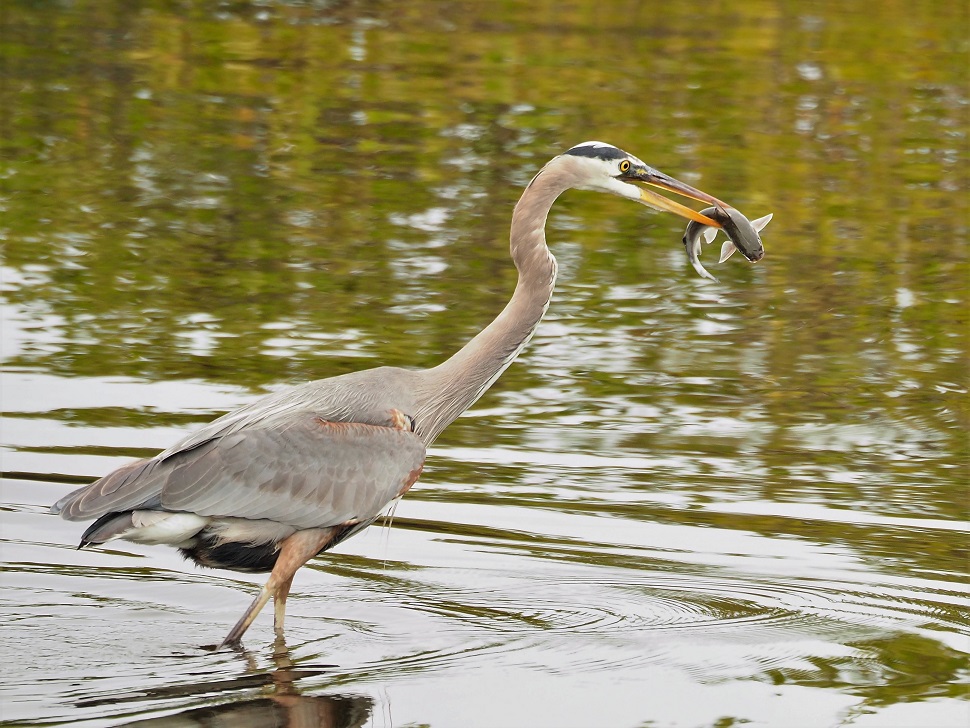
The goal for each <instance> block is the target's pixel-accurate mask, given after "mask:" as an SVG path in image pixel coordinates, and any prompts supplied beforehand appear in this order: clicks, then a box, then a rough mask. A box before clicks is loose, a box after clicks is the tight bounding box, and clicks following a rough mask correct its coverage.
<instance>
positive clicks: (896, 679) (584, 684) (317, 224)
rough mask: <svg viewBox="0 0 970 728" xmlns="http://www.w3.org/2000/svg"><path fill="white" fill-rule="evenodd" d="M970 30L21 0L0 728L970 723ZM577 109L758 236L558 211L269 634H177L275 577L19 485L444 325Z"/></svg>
mask: <svg viewBox="0 0 970 728" xmlns="http://www.w3.org/2000/svg"><path fill="white" fill-rule="evenodd" d="M968 15H970V13H968V9H967V7H966V5H965V4H964V3H901V2H883V3H867V4H861V3H860V4H848V5H847V4H845V3H837V2H814V3H794V2H748V3H730V2H721V3H712V4H707V5H703V6H701V5H695V4H689V3H680V4H678V3H667V4H655V3H638V2H611V3H604V2H598V3H597V2H587V1H586V0H577V2H570V3H564V2H465V3H451V2H430V1H427V0H425V1H420V0H419V1H418V2H407V3H392V2H346V3H332V2H317V3H299V2H293V3H289V4H286V3H275V2H261V3H254V4H247V3H244V2H239V3H235V2H225V3H212V4H207V5H203V4H191V3H176V2H93V1H89V2H59V3H54V2H44V3H39V2H10V3H7V4H5V5H4V6H3V8H2V9H0V78H2V83H0V240H2V242H3V266H2V268H0V282H2V292H3V296H4V302H3V309H2V338H0V356H2V360H3V375H2V379H0V395H2V407H3V411H4V417H3V420H2V430H0V441H2V443H3V448H2V450H0V456H2V469H3V471H5V473H6V474H7V477H6V479H5V480H4V482H3V496H2V502H3V505H2V510H0V538H2V544H3V548H2V558H3V561H4V571H3V575H2V577H0V579H2V581H0V585H2V587H3V589H2V591H0V616H2V622H3V624H4V625H5V628H4V629H3V630H2V631H0V661H2V664H3V665H4V667H3V677H4V679H3V688H2V693H3V694H2V696H0V719H2V720H3V721H4V722H6V723H9V724H12V725H31V726H36V725H51V724H58V723H65V724H67V723H69V724H71V725H80V726H96V725H105V726H114V725H127V724H133V723H137V724H138V725H152V726H182V725H199V724H206V725H227V726H237V725H254V726H262V725H294V726H359V725H368V726H371V725H372V726H381V727H383V726H425V725H427V726H433V727H434V728H440V727H441V726H500V725H501V726H519V725H521V726H543V725H549V726H594V725H602V726H631V727H633V726H647V725H650V726H729V725H741V724H745V725H756V726H789V725H804V726H836V725H852V726H869V727H871V726H897V725H913V726H964V725H966V724H967V721H970V702H968V701H967V700H966V698H967V693H968V690H967V685H968V682H970V679H968V678H970V661H968V653H970V619H968V616H967V615H968V609H967V606H968V603H970V598H968V597H970V590H968V589H967V566H968V561H967V558H968V557H967V547H966V544H967V532H968V531H970V523H968V518H970V516H968V500H970V499H968V495H970V490H968V486H970V472H968V461H970V457H968V455H970V452H968V451H970V445H968V435H967V432H968V426H970V404H968V396H967V394H968V388H970V381H968V380H970V376H968V359H970V345H968V334H970V326H968V282H970V245H968V238H970V235H968V227H967V220H968V212H970V209H968V208H970V205H968V197H967V192H966V191H967V188H968V181H970V179H968V178H970V172H968V170H970V165H968V163H967V162H968V159H967V157H968V139H967V134H968V131H970V119H968V112H970V96H968V78H967V76H968V74H967V69H968V51H970V41H968V38H970V20H968ZM588 139H602V140H604V141H608V142H610V143H613V144H616V145H618V146H620V147H622V148H624V149H626V150H627V151H629V152H631V153H633V154H635V155H637V156H639V157H641V158H642V159H644V160H645V161H646V162H647V163H648V164H650V165H652V166H655V167H657V168H658V169H661V170H663V171H664V172H667V173H669V174H671V175H673V176H675V177H677V178H679V179H682V180H684V181H686V182H688V183H690V184H692V185H694V186H697V187H699V188H701V189H703V190H705V191H708V192H710V193H711V194H714V195H715V196H717V197H719V198H721V199H724V200H726V201H728V202H730V203H732V204H733V205H735V206H737V207H738V208H739V209H741V210H742V211H744V212H745V213H746V214H747V215H748V216H749V217H752V218H753V217H757V216H760V215H763V214H766V213H768V212H772V213H774V219H773V221H772V222H771V224H770V225H769V226H768V228H766V230H765V231H764V233H763V237H764V241H765V247H766V251H767V256H766V258H765V260H764V261H762V262H761V263H759V264H758V265H750V264H748V263H746V262H744V261H743V260H738V258H740V256H736V257H735V258H732V259H731V260H729V261H727V262H726V263H724V264H721V265H718V264H717V263H716V258H717V256H716V248H717V247H718V246H717V245H714V246H711V248H710V249H707V250H705V252H704V255H703V257H702V261H703V262H704V263H705V264H706V265H707V267H708V269H709V270H710V271H711V272H712V273H714V275H716V276H717V277H718V278H719V279H720V282H719V283H716V284H715V283H711V282H709V281H705V280H702V279H700V278H699V277H697V275H696V274H695V273H694V271H693V270H692V269H691V268H690V266H689V265H688V263H687V261H686V259H685V256H684V251H683V247H682V245H681V244H680V238H681V235H682V234H683V227H684V226H683V224H682V222H683V221H681V220H680V219H679V218H676V217H674V216H671V215H660V214H651V213H649V212H647V211H646V210H645V209H644V208H643V207H641V206H638V205H631V204H629V203H628V202H626V201H624V200H621V199H619V198H607V197H605V196H602V195H596V194H593V193H589V192H569V193H567V194H565V195H564V196H563V197H562V198H561V199H560V201H559V202H557V204H556V207H555V208H554V210H553V212H552V214H551V216H550V220H549V224H548V227H547V236H548V238H549V241H550V245H551V247H552V249H553V252H554V253H555V254H556V256H557V258H558V260H559V264H560V282H559V285H558V288H557V292H556V296H555V298H554V300H553V304H552V306H551V308H550V311H549V314H548V315H547V317H546V320H545V321H544V323H543V324H542V325H541V326H540V328H539V330H538V332H537V334H536V336H535V338H534V339H533V341H532V343H531V344H530V346H529V348H527V349H526V351H525V352H524V353H523V355H522V356H521V357H520V359H519V360H518V361H517V363H516V364H515V365H513V366H512V367H511V368H510V369H509V370H508V371H507V372H506V373H505V374H504V375H503V376H502V378H501V380H500V381H499V382H498V383H497V384H496V385H495V386H494V387H493V389H492V390H490V392H489V393H488V394H487V395H486V396H485V397H483V398H482V400H480V401H479V403H478V404H477V405H476V406H475V407H474V408H473V409H472V410H471V411H470V412H469V413H468V414H467V415H466V416H465V417H463V418H461V419H459V420H458V421H457V422H455V423H454V424H453V425H452V426H451V427H450V428H449V429H448V430H447V431H446V432H445V433H444V434H443V435H442V436H441V438H440V439H439V440H438V441H437V443H436V444H435V446H434V448H433V450H432V452H431V455H430V457H429V459H428V463H427V467H426V470H425V474H424V475H423V477H422V479H421V481H420V482H419V483H418V484H417V485H416V486H415V487H414V488H413V489H412V490H411V492H410V493H408V496H407V498H406V499H405V500H404V501H403V502H402V503H401V505H400V506H399V507H398V509H397V512H396V514H395V516H394V522H393V526H392V527H391V528H389V529H388V528H376V527H375V528H371V529H370V530H369V531H368V532H365V533H364V534H361V535H360V536H357V537H355V538H354V539H352V540H350V541H347V542H346V543H344V544H342V545H341V546H339V547H338V549H337V550H336V551H335V552H334V553H332V554H329V555H327V556H325V557H322V558H320V559H317V560H315V561H314V562H312V563H311V565H309V566H308V567H307V568H305V569H303V570H302V571H301V572H300V573H299V574H298V576H297V579H296V582H295V585H294V593H293V595H292V597H291V599H290V603H289V605H290V606H289V612H290V616H289V619H288V628H287V641H286V644H285V645H283V644H277V645H275V646H273V645H272V627H271V618H270V617H269V615H265V616H264V617H263V618H261V619H260V620H259V621H258V622H257V624H256V625H255V626H254V628H253V629H252V630H251V633H250V635H249V636H248V638H247V640H246V646H247V648H249V651H248V652H244V653H242V654H236V653H231V652H230V653H217V654H209V653H206V652H204V651H202V650H200V649H199V646H200V645H203V644H210V643H212V642H214V641H217V640H218V639H219V638H221V637H222V636H223V634H224V633H225V631H226V630H227V629H228V627H229V626H230V625H231V624H232V622H234V621H235V619H236V618H237V617H238V616H239V614H240V613H241V612H242V610H243V609H244V608H245V606H246V605H247V604H248V602H249V599H250V593H251V592H252V591H253V590H254V588H255V585H256V584H258V583H259V579H257V578H250V577H248V576H243V575H238V574H234V573H229V572H211V571H201V570H198V569H196V568H194V567H192V566H190V565H188V564H186V563H184V562H182V561H181V560H180V558H179V557H178V556H177V554H176V553H175V552H173V551H171V550H167V549H164V548H161V547H155V548H150V547H140V546H136V545H131V544H126V543H115V544H111V545H110V547H105V548H102V549H97V550H92V551H82V552H79V551H75V550H74V549H73V547H74V546H75V545H76V543H77V540H78V537H79V535H80V533H81V530H82V527H81V526H80V525H79V524H70V523H67V522H64V521H61V520H59V519H56V518H53V517H51V516H48V515H46V508H47V506H48V505H49V504H50V503H52V502H53V501H55V500H56V499H57V498H59V497H60V496H61V495H63V494H65V493H66V492H68V491H69V490H70V489H71V488H73V487H75V486H76V484H77V483H83V482H87V481H88V480H89V479H92V478H94V477H96V476H99V475H103V474H104V473H106V472H108V471H109V470H111V469H112V468H114V467H118V466H119V465H121V464H124V463H125V462H127V461H129V460H130V459H131V458H133V457H144V456H148V455H151V454H153V453H155V452H157V451H158V450H161V449H164V448H165V447H167V446H168V445H169V444H171V443H172V442H173V441H175V440H176V439H177V438H178V437H180V436H181V435H182V434H184V433H186V432H188V431H191V429H192V428H194V427H196V426H198V425H200V424H202V423H204V422H206V421H208V420H210V419H212V418H213V417H215V416H217V415H218V414H220V413H222V412H225V411H227V410H229V409H232V408H234V407H236V406H239V405H241V404H244V403H246V402H249V401H252V400H253V399H255V398H256V397H257V396H259V394H261V393H264V392H266V391H269V390H270V389H275V388H277V387H280V386H284V385H287V384H294V383H300V382H304V381H307V380H310V379H315V378H320V377H327V376H331V375H335V374H341V373H344V372H348V371H354V370H357V369H361V368H365V367H370V366H376V365H378V364H395V365H405V366H415V367H426V366H431V365H434V364H436V363H438V362H440V361H441V360H442V359H444V358H445V357H447V356H449V355H450V354H451V353H453V352H454V351H455V350H456V349H457V348H458V347H459V346H460V345H461V344H463V343H464V342H465V341H466V340H467V339H469V338H470V337H471V336H473V335H474V334H475V333H477V332H478V331H479V330H480V329H481V328H482V327H483V326H485V325H486V324H487V323H488V322H489V321H490V320H491V318H492V317H493V316H494V315H496V314H497V313H498V311H500V310H501V308H502V306H503V305H504V303H505V301H506V300H507V298H508V296H509V295H510V293H511V290H512V287H513V286H514V282H515V270H514V268H513V267H512V265H511V262H510V261H509V259H508V237H507V236H508V223H509V220H510V216H511V210H512V206H513V205H514V203H515V201H516V199H517V198H518V196H519V194H520V193H521V190H522V188H523V187H524V186H525V184H526V183H527V182H528V181H529V179H530V178H531V176H532V175H533V174H535V172H536V171H537V170H538V169H539V168H540V167H541V166H542V164H544V163H545V161H547V160H548V159H549V158H550V157H552V156H554V155H555V154H557V153H559V152H561V151H563V150H564V149H566V148H568V147H570V146H572V145H573V144H576V143H578V142H581V141H584V140H588ZM206 721H208V722H206ZM287 721H289V722H288V723H287Z"/></svg>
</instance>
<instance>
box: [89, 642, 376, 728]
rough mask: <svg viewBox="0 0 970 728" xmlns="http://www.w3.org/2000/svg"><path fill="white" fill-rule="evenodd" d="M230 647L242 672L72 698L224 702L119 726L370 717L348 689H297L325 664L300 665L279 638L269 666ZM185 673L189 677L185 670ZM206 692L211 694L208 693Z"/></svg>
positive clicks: (335, 725)
mask: <svg viewBox="0 0 970 728" xmlns="http://www.w3.org/2000/svg"><path fill="white" fill-rule="evenodd" d="M236 653H237V654H238V655H239V656H240V657H241V658H243V659H244V660H245V662H246V663H247V670H246V674H245V675H242V676H240V677H238V678H232V679H225V680H199V682H196V683H191V684H189V683H186V684H180V685H173V686H169V687H159V688H154V689H151V690H146V691H144V692H143V693H140V694H138V693H136V694H127V695H126V694H118V695H113V696H111V697H105V698H100V699H91V700H82V701H78V702H77V704H76V705H77V707H78V708H82V709H83V708H91V707H96V706H98V705H109V704H110V705H112V706H114V707H121V708H122V709H124V707H123V706H125V704H130V703H137V702H138V701H141V700H149V701H159V702H165V701H172V700H173V699H174V700H178V701H179V702H192V699H197V698H199V697H200V696H203V695H204V696H206V699H207V701H209V702H212V701H213V700H215V701H219V700H221V699H222V698H221V696H222V695H225V700H226V702H216V703H215V704H210V705H205V706H200V707H193V708H188V709H184V710H180V711H178V712H175V713H172V714H169V715H165V716H160V717H157V718H146V719H144V720H136V721H132V722H130V723H121V724H120V725H125V726H150V727H151V728H165V727H166V726H171V727H172V728H175V727H176V726H179V727H181V726H210V727H213V728H221V727H222V726H225V728H249V727H251V728H271V727H272V726H288V727H289V728H358V727H359V726H362V725H364V724H366V723H367V722H368V721H369V720H370V718H371V711H372V710H373V707H374V703H373V701H372V700H371V699H370V698H368V697H365V696H360V695H353V694H346V695H342V694H326V695H302V694H301V690H300V684H299V681H301V680H306V679H308V678H312V677H316V676H319V675H323V674H325V673H326V672H327V671H328V669H329V668H332V667H334V666H332V665H326V666H322V667H319V668H313V667H300V668H297V667H295V666H294V664H293V660H292V658H291V655H290V652H289V650H288V649H287V647H286V644H285V642H283V641H280V640H277V641H276V642H275V643H274V645H273V648H272V655H271V661H272V663H273V666H274V667H273V669H270V670H260V669H259V667H258V666H257V660H256V657H255V655H253V654H251V653H249V652H247V651H245V650H242V649H240V650H237V651H236ZM186 677H192V675H191V674H189V675H186ZM242 691H246V692H247V693H250V694H251V693H253V692H258V693H259V697H245V698H237V699H235V700H233V699H232V696H231V694H232V693H236V692H242ZM212 696H216V697H215V698H213V697H212Z"/></svg>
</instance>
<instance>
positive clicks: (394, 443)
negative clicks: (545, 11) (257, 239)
mask: <svg viewBox="0 0 970 728" xmlns="http://www.w3.org/2000/svg"><path fill="white" fill-rule="evenodd" d="M633 182H642V183H646V184H648V185H653V186H656V187H662V188H665V189H668V190H670V191H673V192H676V193H678V194H681V195H685V196H687V197H691V198H693V199H697V200H700V201H703V202H708V203H712V204H715V205H717V206H720V207H723V206H724V203H721V202H720V201H719V200H717V199H716V198H714V197H711V196H710V195H708V194H707V193H704V192H701V191H700V190H696V189H694V188H693V187H690V186H688V185H686V184H684V183H682V182H679V181H677V180H675V179H673V178H671V177H668V176H667V175H664V174H663V173H661V172H658V171H657V170H655V169H653V168H651V167H648V166H647V165H645V164H644V163H643V162H642V161H640V160H639V159H637V158H636V157H634V156H632V155H630V154H627V153H626V152H623V151H622V150H620V149H618V148H616V147H614V146H611V145H609V144H604V143H602V142H585V143H583V144H580V145H577V146H575V147H573V148H572V149H570V150H568V151H567V152H565V153H564V154H561V155H559V156H557V157H555V158H553V159H552V160H551V161H550V162H549V163H548V164H546V166H545V167H543V168H542V170H541V171H540V172H539V173H538V174H537V175H536V176H535V177H534V178H533V180H532V181H531V182H530V183H529V185H528V187H526V189H525V191H524V192H523V194H522V196H521V198H520V199H519V202H518V203H517V205H516V206H515V210H514V211H513V214H512V228H511V233H510V241H511V246H510V252H511V257H512V260H513V262H514V263H515V266H516V268H517V269H518V274H519V277H518V282H517V284H516V287H515V291H514V292H513V294H512V298H511V300H510V301H509V302H508V304H507V305H506V307H505V309H504V310H503V311H502V312H501V313H500V314H499V315H498V316H497V317H496V318H495V320H494V321H492V322H491V323H490V324H489V325H488V326H487V327H485V329H483V330H482V331H481V332H480V333H479V334H478V335H477V336H475V337H474V338H473V339H472V340H471V341H469V342H468V343H467V344H466V345H465V346H464V347H463V348H461V349H460V350H459V351H458V352H457V353H456V354H454V355H453V356H452V357H451V358H449V359H448V360H446V361H445V362H443V363H442V364H440V365H438V366H436V367H432V368H430V369H404V368H399V367H378V368H376V369H368V370H365V371H360V372H353V373H350V374H344V375H341V376H337V377H332V378H329V379H321V380H318V381H314V382H310V383H308V384H304V385H301V386H297V387H292V388H289V389H286V390H283V391H280V392H276V393H274V394H270V395H268V396H266V397H263V398H262V399H259V400H257V401H255V402H253V403H252V404H249V405H247V406H245V407H242V408H240V409H238V410H235V411H233V412H230V413H228V414H226V415H224V416H223V417H220V418H219V419H217V420H215V421H213V422H211V423H209V424H208V425H206V426H205V427H203V428H202V429H200V430H198V431H197V432H194V433H192V434H191V435H189V436H187V437H185V438H183V439H182V440H180V441H179V442H177V443H175V444H174V445H173V446H172V447H170V448H168V449H167V450H165V451H164V452H162V453H159V454H158V455H156V456H155V457H153V458H149V459H146V460H140V461H137V462H134V463H131V464H129V465H125V466H123V467H121V468H119V469H118V470H115V471H114V472H112V473H110V474H108V475H106V476H105V477H103V478H101V479H100V480H98V481H96V482H94V483H92V484H90V485H88V486H85V487H83V488H80V489H79V490H76V491H74V492H73V493H70V494H68V495H67V496H65V497H64V498H62V499H61V500H59V501H58V502H57V503H56V504H54V506H52V508H51V511H52V512H53V513H59V514H60V515H61V516H62V517H63V518H66V519H68V520H71V521H84V520H91V519H95V520H94V523H93V524H92V525H91V526H90V527H89V528H88V529H87V531H85V533H84V535H83V536H82V537H81V544H80V546H79V548H81V547H84V546H88V545H91V544H95V545H96V544H101V543H105V542H106V541H110V540H112V539H116V538H121V539H125V540H128V541H134V542H139V543H149V544H168V545H171V546H175V547H177V548H178V549H180V550H181V552H182V553H183V554H184V555H185V556H186V557H188V558H190V559H192V560H194V561H195V562H196V563H198V564H200V565H202V566H209V567H217V568H225V569H232V570H236V571H244V572H265V571H269V572H270V577H269V580H268V581H267V583H266V584H265V585H264V586H263V588H262V589H261V590H260V592H259V594H258V595H257V597H256V599H255V600H254V601H253V603H252V605H250V607H249V609H248V610H247V611H246V612H245V613H244V614H243V617H242V618H241V619H240V620H239V622H238V623H237V624H236V626H235V627H233V629H232V630H231V631H230V633H229V635H227V637H226V638H225V640H223V643H222V644H223V645H234V644H237V643H238V642H239V640H240V639H241V637H242V635H243V633H244V632H245V631H246V629H247V628H248V627H249V625H250V624H251V623H252V621H253V619H254V618H255V617H256V615H257V614H258V612H259V611H260V609H262V607H263V606H264V605H265V604H266V602H267V601H268V600H269V598H270V597H273V598H274V603H275V626H276V629H277V631H279V632H281V631H282V628H283V618H284V612H285V604H286V597H287V595H288V593H289V589H290V584H291V582H292V579H293V575H294V574H295V573H296V571H297V569H299V568H300V567H301V566H302V565H303V564H305V563H306V562H307V561H308V560H309V559H311V558H313V557H314V556H316V555H317V554H319V553H321V552H323V551H326V550H327V549H329V548H332V547H333V546H334V545H335V544H337V543H338V542H340V541H342V540H343V539H345V538H347V537H349V536H351V535H353V534H354V533H356V532H357V531H359V530H361V529H363V528H365V527H366V526H368V525H369V524H370V523H372V522H373V521H374V520H375V519H376V518H377V517H378V516H379V515H380V514H381V513H382V512H383V511H384V510H385V509H386V507H387V506H388V505H389V504H390V503H392V502H393V501H394V500H396V499H397V498H400V497H401V496H403V495H404V493H405V492H406V491H407V490H408V489H409V488H410V487H411V486H412V485H413V484H414V482H415V481H416V480H417V479H418V477H419V476H420V474H421V469H422V467H423V465H424V460H425V455H426V450H427V447H428V446H429V445H430V444H431V443H432V442H434V440H435V438H436V437H438V435H439V434H441V432H442V431H443V430H444V429H445V428H446V427H447V426H448V425H449V424H450V423H451V422H453V421H454V420H455V419H456V418H457V417H458V416H459V415H460V414H461V413H462V412H464V411H465V410H466V409H468V408H469V407H470V406H471V405H472V404H473V403H474V402H475V401H476V400H477V399H478V398H479V397H481V395H482V394H483V393H484V392H485V391H486V390H487V389H488V388H489V387H490V386H491V385H492V383H494V382H495V380H496V379H498V377H499V376H500V375H501V374H502V372H503V371H505V369H506V368H507V367H508V366H509V365H510V364H511V363H512V361H513V360H514V359H515V357H516V356H517V355H518V354H519V352H520V351H521V350H522V348H523V347H524V346H525V345H526V344H527V343H528V341H529V339H530V338H531V337H532V334H533V333H534V332H535V330H536V327H537V326H538V324H539V321H540V320H541V319H542V316H543V315H544V314H545V312H546V309H547V308H548V306H549V302H550V300H551V298H552V293H553V288H554V287H555V282H556V260H555V258H554V257H553V255H552V253H551V252H550V251H549V248H548V247H547V245H546V239H545V223H546V217H547V215H548V212H549V210H550V208H551V207H552V204H553V202H555V200H556V198H558V197H559V195H560V194H562V193H563V192H564V191H566V190H567V189H570V188H576V189H587V190H595V191H600V192H609V193H611V194H616V195H620V196H622V197H626V198H628V199H631V200H634V201H637V202H641V203H643V204H646V205H648V206H650V207H654V208H656V209H660V210H666V211H669V212H674V213H675V214H678V215H680V216H682V217H685V218H688V219H691V220H695V221H697V222H699V223H702V224H704V225H711V226H714V227H720V224H719V223H718V222H716V221H715V220H713V219H711V218H709V217H707V216H705V215H701V214H700V213H697V212H695V211H694V210H692V209H690V208H687V207H684V206H681V205H679V204H677V203H676V202H673V201H672V200H670V199H668V198H666V197H663V196H661V195H659V194H657V193H655V192H653V191H651V190H649V189H647V188H643V187H638V186H637V185H635V184H632V183H633Z"/></svg>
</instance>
